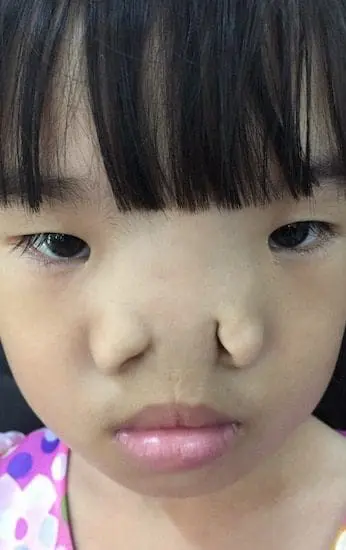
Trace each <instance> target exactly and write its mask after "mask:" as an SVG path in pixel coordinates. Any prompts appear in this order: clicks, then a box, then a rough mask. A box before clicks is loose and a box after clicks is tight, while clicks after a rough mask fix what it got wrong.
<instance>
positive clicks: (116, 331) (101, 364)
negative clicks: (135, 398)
mask: <svg viewBox="0 0 346 550" xmlns="http://www.w3.org/2000/svg"><path fill="white" fill-rule="evenodd" d="M189 306H190V307H189ZM114 307H115V313H114V314H113V315H108V316H107V321H108V326H106V325H105V324H101V325H99V326H98V328H97V330H94V331H93V338H92V342H91V349H92V355H93V356H94V361H95V364H96V365H97V368H98V369H99V370H101V371H103V372H104V373H105V374H106V375H111V374H116V373H118V374H119V373H121V372H124V371H125V370H126V369H127V367H128V366H129V365H131V364H133V360H135V359H137V360H138V359H140V358H141V357H145V356H146V355H147V354H148V352H149V350H150V351H151V352H152V353H154V354H155V355H156V359H157V360H158V362H159V363H160V364H163V365H165V367H162V368H167V369H168V368H169V365H174V369H177V368H181V369H186V368H189V369H190V368H192V365H199V368H204V370H205V369H210V368H215V367H217V366H218V365H221V366H223V367H226V368H228V369H230V368H245V367H251V366H253V365H255V364H256V363H257V360H258V357H259V356H260V354H261V351H262V349H263V345H264V326H263V323H262V322H261V319H260V317H259V316H258V315H253V314H250V312H248V313H247V314H246V313H245V312H244V311H242V312H236V311H235V310H234V308H226V307H224V308H222V309H221V311H220V312H219V314H218V315H213V314H212V310H211V311H210V312H209V314H207V313H206V311H205V309H203V311H202V310H201V311H198V309H196V308H195V309H194V310H192V309H191V304H186V308H185V310H184V309H183V308H182V305H181V304H180V307H178V308H172V309H171V310H169V308H168V309H166V311H165V314H163V312H162V309H161V310H160V312H157V315H155V314H154V313H153V310H152V308H151V311H150V313H151V314H150V316H149V315H147V317H145V316H144V315H143V316H140V315H139V314H138V313H137V314H136V313H134V312H132V313H129V312H128V311H125V310H123V311H121V307H116V306H114ZM143 319H146V320H147V322H144V320H143ZM103 321H104V322H105V321H106V319H103ZM102 325H103V326H102ZM154 360H155V359H154ZM177 365H180V367H177Z"/></svg>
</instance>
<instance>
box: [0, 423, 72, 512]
mask: <svg viewBox="0 0 346 550" xmlns="http://www.w3.org/2000/svg"><path fill="white" fill-rule="evenodd" d="M67 460H68V449H67V447H66V446H65V445H64V444H63V443H62V442H61V441H60V439H59V438H57V437H56V436H55V435H54V434H53V433H52V432H51V431H50V430H48V429H46V428H42V429H40V430H37V431H35V432H32V433H31V434H29V435H28V436H26V437H25V438H24V439H23V440H22V441H21V442H20V443H19V444H18V445H16V446H14V447H12V448H11V449H10V450H9V451H8V452H7V453H6V454H5V455H3V456H1V457H0V495H1V496H2V497H4V496H5V495H7V498H1V499H0V515H1V507H2V506H6V504H5V503H6V502H7V503H8V502H10V501H11V500H12V501H13V497H14V496H16V495H19V494H24V492H26V493H27V492H28V491H30V492H32V493H35V496H36V498H37V496H38V494H39V495H40V496H41V495H45V498H46V497H47V498H49V500H50V501H52V503H53V502H54V495H55V496H56V495H57V492H58V491H59V490H60V489H61V486H62V485H63V484H64V483H65V478H66V473H67ZM11 497H12V498H11ZM2 511H3V510H2Z"/></svg>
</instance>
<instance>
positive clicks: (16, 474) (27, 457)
mask: <svg viewBox="0 0 346 550" xmlns="http://www.w3.org/2000/svg"><path fill="white" fill-rule="evenodd" d="M32 466H33V457H32V456H31V454H30V453H19V454H17V455H15V456H14V457H13V458H12V460H10V462H9V463H8V466H7V472H8V473H9V475H10V476H11V477H13V478H14V479H20V478H22V477H25V476H26V475H27V474H28V473H29V472H30V470H31V468H32Z"/></svg>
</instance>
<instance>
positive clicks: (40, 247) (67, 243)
mask: <svg viewBox="0 0 346 550" xmlns="http://www.w3.org/2000/svg"><path fill="white" fill-rule="evenodd" d="M15 248H16V249H21V250H22V251H23V254H26V255H30V256H33V257H34V259H38V260H40V259H41V260H42V262H43V263H48V264H49V263H64V262H71V261H77V260H83V259H87V258H88V257H89V256H90V248H89V247H88V245H87V244H86V243H85V242H84V241H82V240H81V239H79V238H77V237H73V236H72V235H67V234H65V233H39V234H35V235H25V236H24V237H21V239H20V241H19V243H17V244H16V246H15Z"/></svg>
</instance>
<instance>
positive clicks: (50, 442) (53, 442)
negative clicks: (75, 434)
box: [41, 435, 60, 455]
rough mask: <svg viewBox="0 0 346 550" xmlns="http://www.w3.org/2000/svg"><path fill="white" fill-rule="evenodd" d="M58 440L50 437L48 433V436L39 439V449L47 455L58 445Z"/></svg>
mask: <svg viewBox="0 0 346 550" xmlns="http://www.w3.org/2000/svg"><path fill="white" fill-rule="evenodd" d="M59 443H60V440H59V439H58V438H55V439H52V438H51V437H50V436H49V435H48V437H43V438H42V441H41V450H42V451H43V452H44V453H45V454H47V455H49V454H51V453H54V451H55V450H56V449H57V447H58V446H59Z"/></svg>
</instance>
